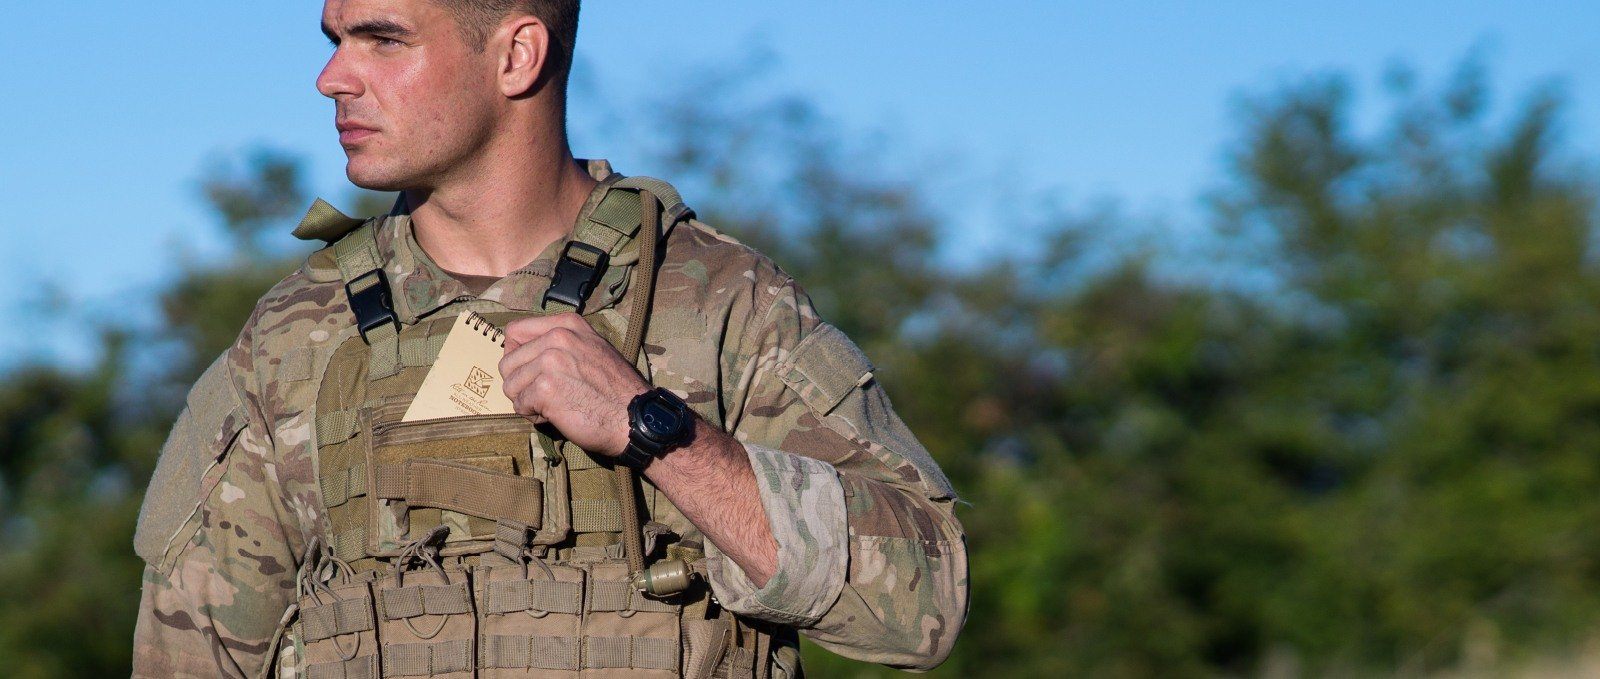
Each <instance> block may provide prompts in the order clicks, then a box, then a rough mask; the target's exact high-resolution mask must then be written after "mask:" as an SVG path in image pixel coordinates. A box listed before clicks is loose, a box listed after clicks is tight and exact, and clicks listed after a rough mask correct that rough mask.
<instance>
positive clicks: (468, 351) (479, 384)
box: [400, 311, 516, 422]
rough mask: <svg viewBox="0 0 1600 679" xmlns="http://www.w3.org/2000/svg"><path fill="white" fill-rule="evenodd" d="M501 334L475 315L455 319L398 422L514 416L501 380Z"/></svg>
mask: <svg viewBox="0 0 1600 679" xmlns="http://www.w3.org/2000/svg"><path fill="white" fill-rule="evenodd" d="M504 347H505V331H503V330H501V329H500V328H498V327H496V326H495V325H494V324H493V323H490V322H489V321H487V320H485V319H484V318H483V317H482V316H479V315H478V314H475V313H472V312H470V311H469V312H467V313H464V314H461V316H460V317H459V318H457V319H456V321H455V324H454V325H453V326H451V328H450V334H449V335H446V336H445V338H444V346H442V347H440V348H439V358H438V359H437V360H435V361H434V362H433V367H432V368H430V369H429V370H428V376H427V377H425V378H423V380H422V387H421V388H420V389H418V390H417V396H416V398H414V399H412V401H411V407H410V408H407V409H406V414H405V416H404V417H402V418H400V421H401V422H414V421H416V420H432V419H438V418H441V417H460V416H462V415H496V414H509V413H513V412H516V411H515V410H514V409H513V408H512V405H511V399H509V398H506V393H505V388H504V384H505V382H504V381H503V380H502V379H501V378H500V358H501V356H503V355H504V354H505V349H504Z"/></svg>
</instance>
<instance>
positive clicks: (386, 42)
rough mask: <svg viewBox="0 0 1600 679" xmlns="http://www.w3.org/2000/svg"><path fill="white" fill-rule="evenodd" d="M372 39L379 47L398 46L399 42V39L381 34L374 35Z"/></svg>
mask: <svg viewBox="0 0 1600 679" xmlns="http://www.w3.org/2000/svg"><path fill="white" fill-rule="evenodd" d="M373 41H374V42H376V43H378V46H379V47H399V46H400V44H401V43H400V41H399V40H395V39H394V38H385V37H383V36H381V35H380V36H376V37H374V38H373Z"/></svg>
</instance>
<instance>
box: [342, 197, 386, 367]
mask: <svg viewBox="0 0 1600 679" xmlns="http://www.w3.org/2000/svg"><path fill="white" fill-rule="evenodd" d="M375 227H376V222H370V223H367V224H363V225H361V226H358V227H357V228H356V229H355V230H354V231H350V232H348V233H346V234H345V235H344V237H343V238H340V239H339V240H338V241H337V242H335V243H334V244H333V257H334V260H335V261H337V262H338V263H339V275H340V277H342V278H343V279H344V293H345V297H346V299H347V300H348V301H349V303H350V311H351V313H353V314H355V317H356V329H357V330H358V331H360V332H361V339H362V340H364V341H366V343H367V345H368V346H370V347H372V360H371V361H370V362H369V363H368V365H367V378H368V379H373V380H376V379H382V378H385V377H389V376H391V375H394V374H395V373H397V372H399V371H400V318H399V317H398V316H396V315H395V313H394V298H393V297H392V296H391V294H390V292H389V277H388V276H385V275H384V273H383V257H382V255H381V254H380V253H379V252H378V241H377V236H376V234H375V230H376V228H375Z"/></svg>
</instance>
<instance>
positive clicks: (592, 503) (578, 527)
mask: <svg viewBox="0 0 1600 679" xmlns="http://www.w3.org/2000/svg"><path fill="white" fill-rule="evenodd" d="M572 530H574V531H577V532H579V533H617V532H621V531H622V505H621V503H618V502H616V501H614V500H588V499H584V498H573V500H572Z"/></svg>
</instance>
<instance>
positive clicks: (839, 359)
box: [778, 323, 872, 415]
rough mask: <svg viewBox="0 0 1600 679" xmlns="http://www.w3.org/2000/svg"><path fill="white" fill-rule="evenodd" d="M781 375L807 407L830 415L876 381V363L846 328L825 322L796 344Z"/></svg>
mask: <svg viewBox="0 0 1600 679" xmlns="http://www.w3.org/2000/svg"><path fill="white" fill-rule="evenodd" d="M778 375H779V376H780V377H781V378H782V379H783V383H784V384H786V385H789V388H790V389H793V390H794V391H795V393H797V394H799V395H800V400H802V401H805V404H806V405H807V406H810V407H811V409H812V410H815V411H817V412H818V413H820V414H823V415H827V414H828V413H831V412H833V409H834V408H837V407H839V403H840V402H842V401H844V399H845V397H846V396H849V395H850V392H852V391H854V390H856V389H857V388H860V387H862V386H865V385H866V384H867V383H868V382H870V381H871V380H872V362H871V361H868V360H867V355H866V354H864V353H862V351H861V348H860V347H857V346H856V343H855V342H852V341H850V338H849V337H848V336H846V335H845V334H844V331H842V330H840V329H838V328H836V327H834V326H832V325H830V324H827V323H823V324H822V325H819V326H817V329H816V330H813V331H812V332H811V334H810V335H807V336H806V338H805V339H803V340H801V341H800V344H798V345H796V346H795V348H794V351H791V352H790V353H789V358H788V360H786V361H785V363H784V365H783V366H781V367H780V368H779V370H778Z"/></svg>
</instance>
